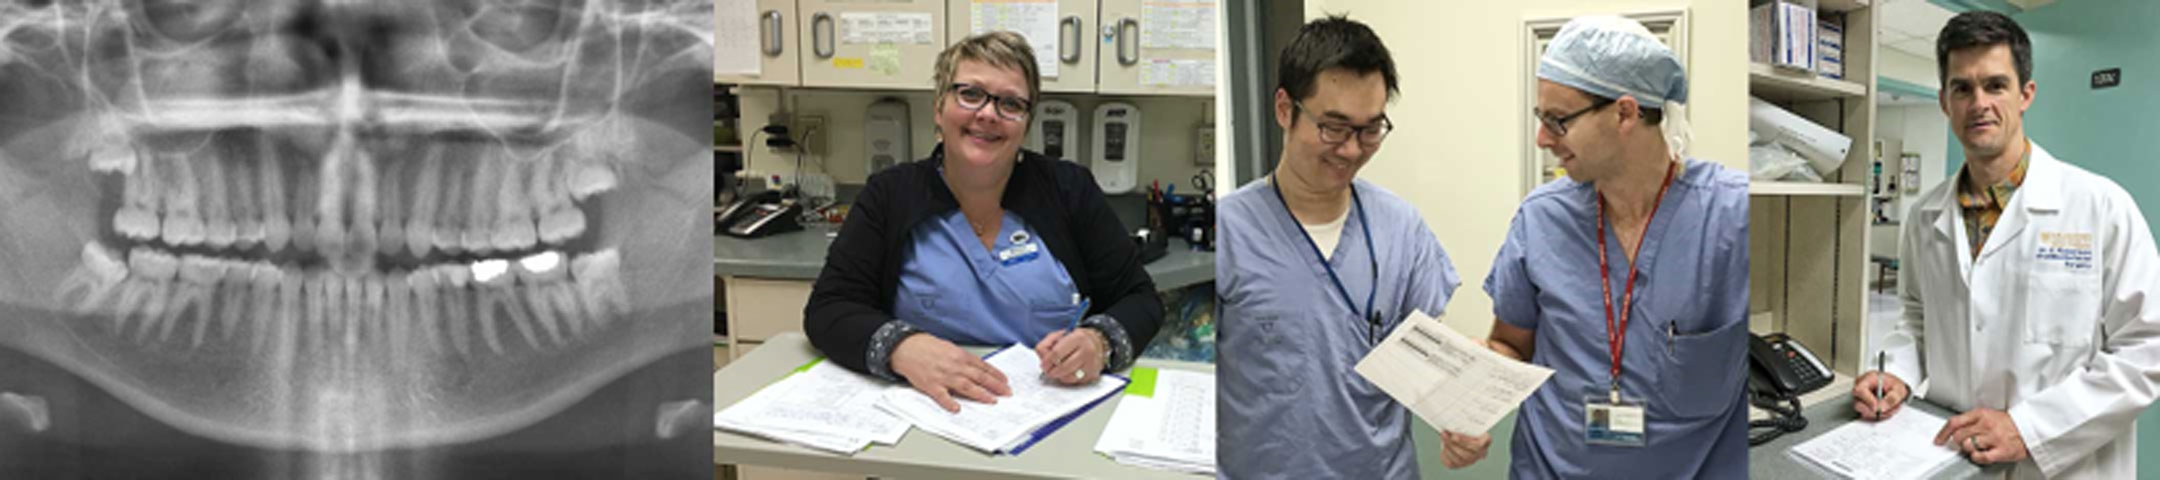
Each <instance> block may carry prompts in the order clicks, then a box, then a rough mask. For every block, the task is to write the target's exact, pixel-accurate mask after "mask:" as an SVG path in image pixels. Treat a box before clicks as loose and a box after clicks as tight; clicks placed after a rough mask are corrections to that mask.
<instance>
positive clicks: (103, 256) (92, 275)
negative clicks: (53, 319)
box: [53, 241, 128, 315]
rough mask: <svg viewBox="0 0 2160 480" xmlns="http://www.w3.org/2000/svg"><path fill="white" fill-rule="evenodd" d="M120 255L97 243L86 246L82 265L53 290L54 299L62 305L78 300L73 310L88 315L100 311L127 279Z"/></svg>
mask: <svg viewBox="0 0 2160 480" xmlns="http://www.w3.org/2000/svg"><path fill="white" fill-rule="evenodd" d="M119 256H120V254H119V253H117V252H114V251H112V249H109V248H105V245H103V244H100V243H97V242H94V241H93V242H89V243H84V244H83V248H82V254H81V262H82V263H79V264H77V265H76V266H75V268H74V269H71V270H69V271H68V274H67V276H66V277H62V278H61V279H60V284H59V285H58V287H57V288H56V289H54V291H53V297H54V298H57V299H59V301H61V302H67V301H68V300H69V299H71V298H72V299H75V301H74V303H73V309H72V310H73V311H74V312H75V313H76V314H77V315H88V314H91V313H95V312H97V311H101V310H102V309H103V307H106V306H107V305H106V302H107V301H108V300H109V299H111V298H112V294H113V293H114V292H115V291H116V288H117V287H119V286H120V283H121V282H122V281H125V280H127V277H128V266H127V262H125V261H122V260H121V259H120V258H119Z"/></svg>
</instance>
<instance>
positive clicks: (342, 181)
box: [312, 158, 357, 259]
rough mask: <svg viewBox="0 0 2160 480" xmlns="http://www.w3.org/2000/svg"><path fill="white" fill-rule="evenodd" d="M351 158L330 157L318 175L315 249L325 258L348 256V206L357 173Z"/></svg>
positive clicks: (315, 209) (315, 210)
mask: <svg viewBox="0 0 2160 480" xmlns="http://www.w3.org/2000/svg"><path fill="white" fill-rule="evenodd" d="M351 163H352V160H351V159H349V158H332V159H329V160H326V161H325V162H324V164H323V166H322V168H321V170H320V172H321V173H320V174H318V175H317V176H316V179H317V180H316V185H319V187H318V188H317V189H316V191H315V208H314V209H312V211H314V212H315V249H316V250H317V251H319V252H322V255H323V257H326V258H332V259H342V258H344V257H345V253H346V251H347V250H346V247H348V245H346V244H345V240H346V239H347V237H346V235H345V207H346V200H347V199H346V197H345V194H346V192H350V191H352V190H353V189H352V188H351V183H352V181H353V180H354V177H355V176H357V175H354V174H353V172H352V168H351Z"/></svg>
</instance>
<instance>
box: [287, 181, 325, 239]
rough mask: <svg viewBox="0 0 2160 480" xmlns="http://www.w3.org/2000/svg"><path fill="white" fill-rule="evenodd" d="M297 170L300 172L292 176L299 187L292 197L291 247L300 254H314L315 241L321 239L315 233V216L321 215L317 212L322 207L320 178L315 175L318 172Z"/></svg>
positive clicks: (318, 234) (318, 233) (319, 234)
mask: <svg viewBox="0 0 2160 480" xmlns="http://www.w3.org/2000/svg"><path fill="white" fill-rule="evenodd" d="M298 170H301V171H299V172H295V173H296V175H294V176H293V178H295V179H297V180H298V181H299V185H297V186H296V187H297V188H296V189H295V190H294V192H293V193H294V195H293V197H292V199H293V202H292V214H291V215H292V246H293V248H294V249H297V250H299V251H302V252H314V251H315V247H316V245H315V240H316V239H317V238H320V237H321V233H320V232H317V231H316V221H317V220H319V219H317V218H316V215H317V214H320V213H322V212H319V211H317V209H319V208H321V207H322V205H321V200H322V191H323V184H322V176H321V175H319V174H316V173H318V172H309V171H306V168H301V169H298Z"/></svg>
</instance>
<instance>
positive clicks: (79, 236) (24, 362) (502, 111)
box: [0, 0, 713, 478]
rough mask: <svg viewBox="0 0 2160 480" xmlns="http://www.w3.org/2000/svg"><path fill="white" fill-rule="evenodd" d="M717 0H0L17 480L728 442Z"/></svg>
mask: <svg viewBox="0 0 2160 480" xmlns="http://www.w3.org/2000/svg"><path fill="white" fill-rule="evenodd" d="M712 8H713V7H712V3H711V2H710V1H708V0H0V477H11V476H10V475H7V473H8V472H11V471H12V472H17V473H20V472H32V473H41V472H42V473H51V474H53V475H55V476H57V477H61V478H66V477H71V476H74V475H76V474H83V472H89V471H92V470H94V469H96V468H103V467H98V466H95V465H90V464H91V463H95V462H106V461H110V462H128V461H130V458H135V459H138V460H140V459H141V458H142V457H141V456H144V455H147V456H149V457H150V458H151V459H152V460H154V459H155V458H156V456H157V455H161V454H175V455H186V453H184V452H186V451H187V450H184V449H180V448H181V447H177V446H175V445H178V444H181V443H188V442H200V443H201V444H203V445H212V446H215V447H204V448H215V449H222V450H217V451H226V452H230V451H242V452H259V453H260V454H261V455H263V456H265V457H270V458H279V459H283V460H278V461H277V462H271V463H274V464H277V465H282V467H279V468H252V469H243V470H240V471H247V472H258V473H261V474H262V476H263V477H264V478H425V477H427V476H428V475H426V474H425V472H424V470H426V468H425V464H426V463H427V461H426V455H425V452H454V451H485V452H489V454H491V455H495V457H491V458H496V459H498V460H501V461H505V462H519V461H528V460H529V461H535V462H546V461H553V460H554V459H558V458H561V457H565V456H575V455H579V454H580V453H581V452H582V453H591V452H604V451H615V452H618V453H620V449H619V448H617V447H619V446H620V445H623V444H632V443H635V442H652V444H654V445H662V444H667V443H669V442H671V441H674V442H691V443H696V444H702V443H706V442H708V441H709V440H708V439H709V437H704V436H703V435H701V434H696V433H686V432H701V431H702V430H698V429H696V428H694V427H698V426H699V425H702V422H703V420H702V417H701V416H700V415H699V414H698V413H697V412H700V411H708V410H709V409H710V396H711V393H710V390H709V388H710V387H709V385H707V378H708V377H706V376H705V374H706V373H707V372H709V360H708V358H709V357H706V356H705V355H704V354H703V353H701V352H698V350H699V347H700V346H702V345H703V344H704V342H705V341H706V339H707V336H706V335H708V333H707V332H709V331H710V329H709V328H708V326H709V325H710V321H711V314H710V305H711V304H712V300H713V298H712V295H713V288H712V278H711V274H710V271H711V269H710V263H709V262H710V260H708V259H710V258H711V243H710V242H709V240H707V238H708V236H709V233H708V232H709V231H710V228H711V227H710V219H709V215H705V214H702V213H700V212H701V211H706V210H707V209H709V208H710V206H709V203H710V200H709V199H710V198H712V180H711V178H712V166H711V163H710V145H711V137H710V135H709V132H710V131H709V130H707V129H706V124H707V123H708V122H709V121H710V118H711V104H710V102H709V99H710V92H711V90H710V88H711V82H710V79H711V74H710V73H709V72H710V68H711V67H710V65H711V63H712V51H713V39H712V38H713V35H712V31H711V30H712V18H713V16H712ZM671 362H673V363H676V364H680V365H676V366H674V367H670V366H669V365H670V363H671ZM684 362H690V363H684ZM682 365H694V366H699V367H697V368H690V367H684V366H682ZM48 370H49V371H48ZM660 371H667V372H674V373H673V375H674V376H672V377H669V378H671V379H672V381H657V380H655V377H651V374H652V372H660ZM684 372H687V373H684ZM56 373H64V375H57V374H56ZM71 383H79V384H80V385H83V386H88V387H89V388H88V389H87V390H86V389H84V388H72V387H68V386H66V385H69V384H71ZM99 399H105V400H99ZM105 403H111V404H112V405H114V406H116V407H124V409H100V407H97V406H98V405H103V404H105ZM121 410H124V412H122V411H121ZM113 412H120V413H113ZM130 419H134V420H130ZM145 425H149V426H145ZM596 425H597V426H603V427H596ZM153 427H154V428H153ZM159 429H167V430H159ZM594 430H601V431H594ZM145 431H149V432H158V431H165V432H167V433H142V434H140V435H136V436H135V437H134V438H131V437H130V436H129V434H127V433H126V432H138V433H139V432H145ZM521 432H522V433H521ZM534 432H544V433H534ZM684 438H687V439H688V440H684ZM490 442H503V443H502V444H501V445H503V446H501V447H500V448H491V447H488V446H489V445H491V443H490ZM626 442H627V443H626ZM138 443H140V444H143V445H137V444H138ZM686 444H687V443H686ZM71 446H73V447H79V448H76V449H75V453H74V454H72V455H75V456H72V457H70V456H65V455H62V456H59V457H52V456H46V457H44V458H38V457H39V455H33V454H31V453H32V452H45V453H47V454H51V453H53V452H56V451H57V452H63V453H65V452H68V451H69V449H70V448H71ZM10 447H14V450H13V451H10V450H9V448H10ZM167 447H171V448H172V449H171V450H168V449H166V448H167ZM188 448H193V447H188ZM461 449H463V450H461ZM475 449H477V450H475ZM86 451H87V452H93V453H91V454H87V455H89V456H92V457H94V456H96V455H98V454H100V453H96V452H103V453H109V454H111V455H113V456H114V458H109V459H95V458H93V459H84V458H83V455H86V454H82V453H81V452H86ZM705 451H707V452H709V450H705ZM171 452H183V453H171ZM131 455H132V456H133V457H131ZM633 456H634V455H633ZM597 457H604V458H629V457H626V456H623V455H597ZM55 458H64V459H72V460H55ZM310 459H312V460H310ZM648 460H649V459H648ZM594 461H607V460H594ZM641 461H642V460H641ZM370 462H374V463H379V464H371V463H370ZM243 463H244V462H243ZM258 466H260V465H258ZM647 467H649V466H647ZM647 467H638V468H647ZM626 468H627V467H626ZM505 470H506V471H507V470H514V469H511V468H506V469H505ZM696 470H699V469H691V471H696ZM123 471H128V472H134V473H131V474H128V475H126V476H130V477H153V478H154V477H157V476H160V475H170V476H174V477H180V478H206V477H201V476H195V475H189V474H187V473H185V472H165V473H159V472H140V471H134V470H123ZM467 471H485V470H484V469H482V470H467ZM619 471H622V472H630V471H632V470H619ZM625 476H629V477H638V478H646V477H645V476H643V475H633V474H628V473H625ZM13 478H25V477H13Z"/></svg>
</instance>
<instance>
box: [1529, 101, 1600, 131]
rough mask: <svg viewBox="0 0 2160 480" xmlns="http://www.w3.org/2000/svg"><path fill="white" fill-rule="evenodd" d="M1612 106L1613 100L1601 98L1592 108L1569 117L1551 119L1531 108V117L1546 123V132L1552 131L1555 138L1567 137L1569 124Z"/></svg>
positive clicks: (1584, 108) (1562, 116)
mask: <svg viewBox="0 0 2160 480" xmlns="http://www.w3.org/2000/svg"><path fill="white" fill-rule="evenodd" d="M1612 104H1613V101H1612V100H1606V99H1602V98H1600V99H1598V100H1597V102H1596V103H1591V104H1590V106H1588V107H1583V109H1582V110H1576V111H1575V113H1570V114H1567V115H1561V116H1558V117H1551V116H1546V115H1545V114H1544V113H1540V112H1538V111H1537V109H1536V108H1531V109H1530V116H1532V117H1537V119H1538V122H1539V123H1544V124H1545V129H1546V130H1551V131H1552V133H1553V136H1555V137H1565V136H1567V126H1568V124H1569V123H1573V122H1574V121H1575V119H1576V118H1580V117H1582V116H1583V114H1586V113H1590V112H1594V111H1597V109H1600V108H1605V106H1606V105H1612Z"/></svg>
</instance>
